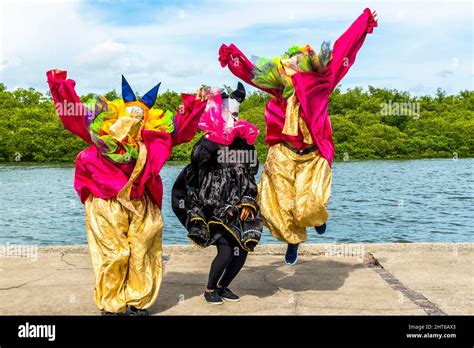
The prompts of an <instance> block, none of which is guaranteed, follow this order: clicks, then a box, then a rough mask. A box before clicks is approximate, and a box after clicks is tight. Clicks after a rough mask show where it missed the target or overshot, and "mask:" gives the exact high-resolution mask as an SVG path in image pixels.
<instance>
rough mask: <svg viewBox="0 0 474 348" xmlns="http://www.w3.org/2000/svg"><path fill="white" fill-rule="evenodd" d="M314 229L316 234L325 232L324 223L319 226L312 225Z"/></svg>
mask: <svg viewBox="0 0 474 348" xmlns="http://www.w3.org/2000/svg"><path fill="white" fill-rule="evenodd" d="M314 229H315V230H316V232H317V233H318V234H323V233H324V232H326V223H324V224H322V225H321V226H314Z"/></svg>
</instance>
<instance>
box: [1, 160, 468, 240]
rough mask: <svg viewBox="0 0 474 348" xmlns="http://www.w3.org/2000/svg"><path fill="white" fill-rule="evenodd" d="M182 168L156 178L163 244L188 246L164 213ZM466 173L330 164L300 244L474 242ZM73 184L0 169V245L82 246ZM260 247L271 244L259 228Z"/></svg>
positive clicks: (389, 164) (446, 163) (52, 172)
mask: <svg viewBox="0 0 474 348" xmlns="http://www.w3.org/2000/svg"><path fill="white" fill-rule="evenodd" d="M183 166H184V164H176V163H170V164H167V165H166V166H165V167H164V168H163V170H162V172H161V174H162V178H163V184H164V197H163V211H162V213H163V219H164V230H163V239H164V243H165V244H188V243H189V241H188V239H187V238H186V232H185V230H184V228H183V227H182V226H181V224H180V223H179V221H178V220H177V219H176V217H175V216H174V214H173V211H172V210H171V207H170V191H171V187H172V185H173V182H174V180H175V179H176V177H177V175H178V173H179V172H180V170H181V169H182V168H183ZM473 169H474V159H457V160H450V159H433V160H410V161H350V162H337V163H335V164H334V166H333V189H332V197H331V203H330V204H329V206H328V210H329V214H330V219H329V221H328V230H327V232H326V234H325V235H323V236H319V235H316V233H315V232H314V230H313V229H308V241H310V242H318V243H334V242H341V243H348V242H354V243H371V242H406V243H410V242H474V222H473V216H474V214H473V211H474V209H473V208H474V204H473V203H474V198H473V197H474V194H473V193H474V192H473V191H474V190H473V174H474V170H473ZM259 177H260V174H259ZM73 178H74V167H73V166H72V165H36V164H34V165H33V164H28V163H14V164H0V244H7V243H9V244H30V245H31V244H34V245H65V244H85V243H86V234H85V230H84V213H83V207H82V204H81V202H80V201H79V199H78V197H77V195H76V192H75V191H74V189H73V187H72V185H73ZM262 242H263V243H274V242H276V241H275V240H274V239H273V238H272V237H271V235H270V234H269V231H268V230H267V229H265V231H264V237H263V239H262Z"/></svg>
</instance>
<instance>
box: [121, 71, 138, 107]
mask: <svg viewBox="0 0 474 348" xmlns="http://www.w3.org/2000/svg"><path fill="white" fill-rule="evenodd" d="M122 99H123V101H124V102H125V103H128V102H132V101H135V100H137V97H136V96H135V93H134V92H133V90H132V87H130V85H129V83H128V81H127V80H126V79H125V76H123V75H122Z"/></svg>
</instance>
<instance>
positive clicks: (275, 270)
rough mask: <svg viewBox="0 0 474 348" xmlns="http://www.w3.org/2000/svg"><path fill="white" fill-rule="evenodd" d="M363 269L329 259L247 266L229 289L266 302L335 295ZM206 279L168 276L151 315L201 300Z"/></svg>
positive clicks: (197, 274) (203, 275)
mask: <svg viewBox="0 0 474 348" xmlns="http://www.w3.org/2000/svg"><path fill="white" fill-rule="evenodd" d="M364 267H365V266H364V265H363V264H362V263H348V262H339V261H335V260H328V259H312V260H307V261H300V262H299V263H297V264H296V265H294V266H287V265H285V264H284V263H283V258H282V260H281V261H274V262H272V263H269V264H266V265H263V266H250V267H248V266H244V268H243V269H242V270H241V272H240V273H239V275H238V276H237V278H236V279H234V281H233V282H232V284H231V286H230V287H231V288H232V289H233V290H235V292H236V293H238V294H239V295H241V296H243V295H251V296H256V297H259V298H266V297H269V296H272V295H274V294H276V293H278V292H281V291H283V290H285V291H294V292H305V291H331V290H333V291H334V290H337V289H339V288H340V287H341V286H342V285H343V284H344V282H345V280H346V279H347V278H348V277H349V274H350V273H351V272H352V271H354V270H356V269H361V268H364ZM207 277H208V273H207V272H192V273H184V272H175V271H171V272H167V273H165V275H164V279H163V283H162V286H161V290H160V295H159V297H158V300H157V302H156V303H155V305H154V306H153V307H152V308H151V312H152V313H153V314H159V313H161V312H164V311H166V310H168V309H171V308H173V307H174V306H176V305H179V301H180V299H190V298H193V297H195V296H202V294H203V292H204V289H205V287H206V284H207Z"/></svg>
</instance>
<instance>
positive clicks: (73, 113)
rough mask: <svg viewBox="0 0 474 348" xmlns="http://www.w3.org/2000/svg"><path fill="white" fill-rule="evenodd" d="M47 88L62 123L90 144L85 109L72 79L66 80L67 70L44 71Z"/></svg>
mask: <svg viewBox="0 0 474 348" xmlns="http://www.w3.org/2000/svg"><path fill="white" fill-rule="evenodd" d="M46 76H47V78H48V85H49V89H50V90H51V95H52V96H53V101H54V104H55V106H56V111H57V112H58V115H59V117H60V118H61V121H62V123H63V125H64V128H66V129H67V130H69V131H70V132H71V133H73V134H75V135H77V136H78V137H80V138H82V139H83V140H84V141H86V142H88V143H89V144H92V140H91V138H90V135H89V132H88V131H87V125H86V118H85V116H86V109H85V108H84V106H83V105H82V102H81V99H79V97H78V96H77V94H76V91H75V90H74V87H75V86H76V82H74V80H66V77H67V71H64V70H50V71H48V72H47V73H46Z"/></svg>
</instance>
